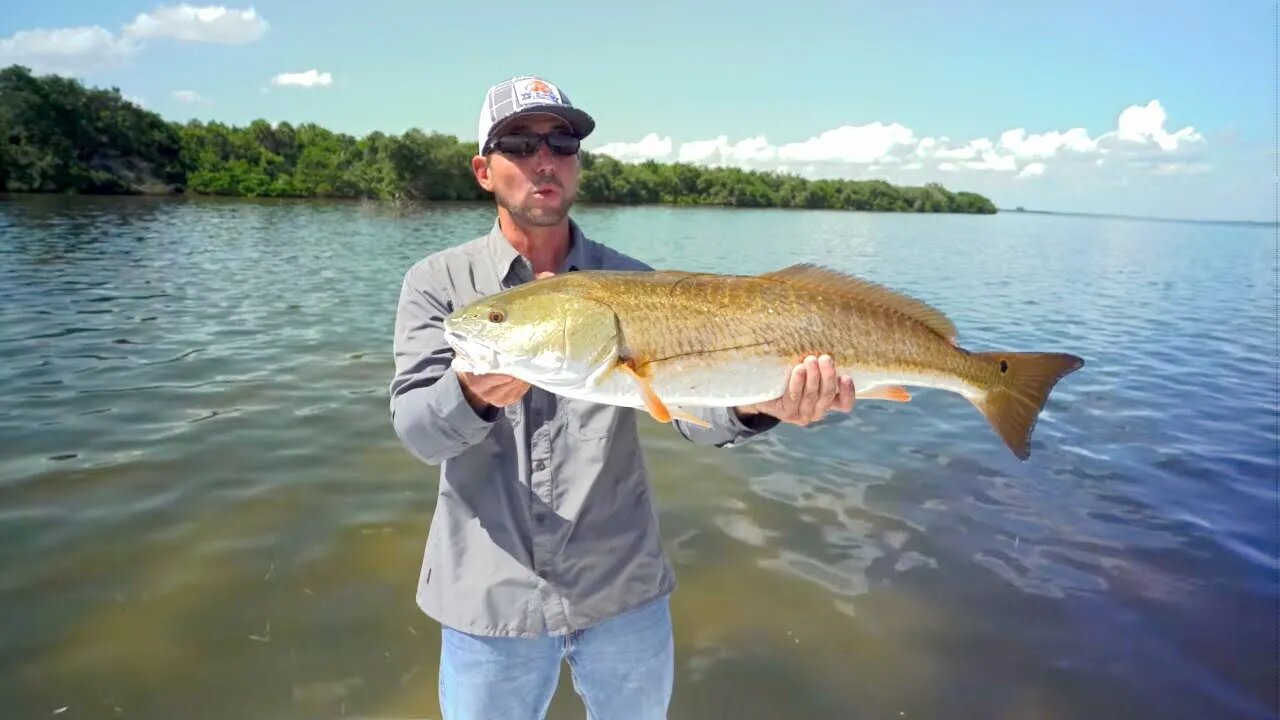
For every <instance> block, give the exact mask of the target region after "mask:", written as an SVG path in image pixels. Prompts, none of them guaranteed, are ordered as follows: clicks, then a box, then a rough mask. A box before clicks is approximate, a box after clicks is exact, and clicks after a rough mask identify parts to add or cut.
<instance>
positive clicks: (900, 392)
mask: <svg viewBox="0 0 1280 720" xmlns="http://www.w3.org/2000/svg"><path fill="white" fill-rule="evenodd" d="M855 392H856V393H857V399H858V400H889V401H891V402H911V393H909V392H907V389H906V388H904V387H902V386H901V385H881V386H880V387H876V388H872V389H870V390H867V391H866V392H863V391H861V390H856V391H855Z"/></svg>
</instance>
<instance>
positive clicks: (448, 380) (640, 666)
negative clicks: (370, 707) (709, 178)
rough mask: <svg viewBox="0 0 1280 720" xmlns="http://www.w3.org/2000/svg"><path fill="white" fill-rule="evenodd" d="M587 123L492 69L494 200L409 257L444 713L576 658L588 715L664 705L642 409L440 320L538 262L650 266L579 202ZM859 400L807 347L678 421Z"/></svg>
mask: <svg viewBox="0 0 1280 720" xmlns="http://www.w3.org/2000/svg"><path fill="white" fill-rule="evenodd" d="M594 124H595V123H594V121H593V120H592V118H591V117H590V116H589V115H588V114H587V113H585V112H583V111H582V110H581V109H579V108H576V107H574V106H573V105H572V104H571V103H570V102H569V99H568V98H567V97H565V95H564V92H563V91H562V90H561V89H560V88H558V87H556V86H555V85H553V84H551V83H549V82H547V81H545V80H542V79H539V78H533V77H524V78H514V79H512V80H508V81H506V82H503V83H500V84H498V85H495V86H493V87H492V88H490V89H489V91H488V93H486V96H485V100H484V104H483V108H482V111H481V117H480V133H479V138H480V153H479V154H478V155H477V156H476V157H475V158H473V160H472V170H473V172H474V174H475V177H476V180H477V182H478V183H480V185H481V186H482V187H484V188H485V189H486V190H488V191H490V192H492V193H493V195H494V198H495V200H496V202H497V219H496V221H495V223H494V225H493V228H492V230H491V231H490V232H489V233H488V234H487V235H485V236H483V237H480V238H477V239H476V240H473V241H471V242H468V243H466V244H463V245H460V246H457V247H453V248H450V249H448V250H444V251H442V252H438V253H435V254H433V255H431V256H430V257H427V258H425V259H423V260H422V261H420V262H418V263H417V264H415V265H414V266H413V267H412V268H411V269H410V270H409V271H408V272H407V273H406V276H405V280H404V285H403V287H402V293H401V297H400V303H399V308H398V311H397V316H396V323H395V338H394V354H395V377H394V379H393V381H392V383H391V396H392V399H391V410H392V416H393V424H394V427H395V430H396V432H397V434H398V435H399V437H400V438H401V440H402V441H403V442H404V444H405V446H406V447H407V448H408V449H409V451H410V452H412V453H413V454H414V455H415V456H417V457H418V458H420V459H421V460H423V461H425V462H427V463H430V464H439V465H441V473H440V490H439V498H438V501H437V505H436V508H435V513H434V515H433V517H432V523H431V528H430V530H429V533H428V538H427V545H426V550H425V555H424V560H423V566H422V571H421V574H420V577H419V585H418V594H417V600H418V603H419V605H420V606H421V607H422V609H423V611H424V612H426V613H427V614H428V615H429V616H431V617H432V618H434V619H436V620H437V621H439V622H440V623H441V625H442V652H441V659H440V685H439V693H440V704H441V708H442V711H443V712H444V715H445V717H446V718H480V717H501V718H511V719H518V718H539V717H542V716H543V714H544V713H545V711H546V708H547V705H548V703H549V702H550V700H551V697H552V694H553V693H554V691H555V688H556V683H557V681H558V677H559V672H560V666H561V662H562V661H564V660H568V662H569V664H570V668H571V670H572V672H573V674H574V684H575V687H576V688H577V690H578V692H579V693H580V695H581V696H582V699H583V701H584V704H585V705H586V706H587V708H589V711H590V712H591V716H592V717H599V718H658V717H665V715H666V710H667V706H668V703H669V700H670V696H671V690H672V682H673V663H674V661H673V641H672V628H671V617H670V611H669V607H668V603H667V599H668V596H669V594H670V593H671V591H672V590H673V589H674V586H675V578H674V574H673V569H672V566H671V564H670V562H669V561H668V559H667V558H666V557H665V556H664V554H663V551H662V547H661V539H660V537H659V532H658V525H657V516H656V512H655V510H654V508H653V505H652V502H651V500H650V485H649V478H648V475H647V473H646V469H645V466H644V463H643V460H642V457H641V449H640V444H639V440H638V437H637V418H636V412H635V410H633V409H631V408H627V407H621V406H617V405H610V404H600V403H596V402H592V401H589V400H579V399H574V398H570V397H567V396H564V395H559V394H555V393H552V392H548V391H546V390H544V389H541V388H538V387H535V386H533V385H531V384H530V383H529V382H526V381H524V380H520V379H517V378H515V377H513V376H511V375H508V374H505V373H503V372H500V371H493V372H485V373H478V372H467V371H465V370H462V369H458V368H457V367H455V366H454V354H455V353H454V350H453V348H452V347H451V346H450V344H449V339H448V338H447V337H446V333H445V328H444V321H445V319H446V318H447V317H448V316H449V315H450V314H451V313H453V312H454V311H456V310H458V309H461V308H463V307H464V306H467V305H468V304H470V303H472V302H474V301H476V300H478V299H480V298H482V297H485V296H488V295H490V294H493V293H498V292H501V291H503V290H506V289H509V288H512V287H516V286H518V285H521V284H524V283H528V282H531V281H533V280H535V279H538V278H543V277H547V276H551V275H557V274H561V273H568V272H573V271H587V270H649V269H650V268H648V266H646V265H645V264H644V263H642V262H640V261H638V260H635V259H633V258H630V257H627V256H625V255H623V254H621V253H619V252H617V251H614V250H612V249H610V248H608V247H605V246H603V245H600V244H597V243H595V242H593V241H591V240H589V239H588V238H587V237H586V236H585V235H584V234H583V232H582V229H581V228H579V227H578V225H577V224H576V223H575V222H574V221H573V220H572V219H570V217H569V209H570V208H571V207H572V205H573V202H574V198H575V195H576V193H577V188H578V181H579V174H580V169H581V168H580V164H579V155H578V149H579V144H580V142H581V140H582V139H583V138H585V137H586V136H587V135H588V134H590V133H591V131H592V130H593V128H594ZM853 404H854V389H853V384H852V382H851V380H850V378H849V377H847V376H843V377H842V376H839V375H838V374H837V372H836V368H835V366H834V365H833V363H832V361H831V358H830V357H826V356H823V357H807V358H804V359H803V361H802V362H798V363H795V365H794V368H793V369H792V371H791V373H790V375H789V376H788V377H786V392H784V393H782V395H781V397H778V398H776V399H771V400H765V401H762V402H758V403H749V404H745V405H743V406H739V407H736V408H735V407H723V408H691V409H689V410H688V411H687V412H686V411H676V412H679V413H680V419H674V420H673V424H674V427H675V428H676V429H677V430H678V431H679V432H681V433H682V434H683V435H684V436H685V437H687V438H688V439H689V440H691V441H692V442H695V443H698V444H702V445H708V446H721V447H724V446H731V445H733V444H736V443H740V442H743V441H745V440H747V439H748V438H750V437H752V436H754V435H756V434H758V433H760V432H762V431H765V430H767V429H769V428H771V427H773V426H774V425H776V424H777V423H778V422H787V423H792V424H795V425H801V426H803V425H807V424H809V423H812V422H815V421H817V420H819V419H821V418H822V417H823V416H824V415H825V414H826V413H827V412H828V411H830V410H839V411H844V412H848V411H850V410H851V409H852V407H853Z"/></svg>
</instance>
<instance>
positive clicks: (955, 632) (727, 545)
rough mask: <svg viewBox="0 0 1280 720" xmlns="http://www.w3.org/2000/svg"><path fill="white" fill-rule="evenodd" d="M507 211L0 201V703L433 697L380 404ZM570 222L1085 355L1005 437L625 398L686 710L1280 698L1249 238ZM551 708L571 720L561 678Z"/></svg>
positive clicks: (309, 714)
mask: <svg viewBox="0 0 1280 720" xmlns="http://www.w3.org/2000/svg"><path fill="white" fill-rule="evenodd" d="M491 217H492V216H491V209H490V208H488V207H482V206H451V207H442V208H439V209H435V210H431V211H429V212H425V213H422V214H417V215H410V216H407V217H391V216H388V215H384V214H378V213H376V212H368V211H365V210H362V209H361V208H360V207H359V206H357V205H352V204H329V203H312V202H273V203H252V202H242V201H164V200H143V199H126V200H114V199H65V198H9V199H8V200H5V201H3V202H0V379H2V380H3V387H4V389H5V392H4V393H3V394H2V395H0V447H2V448H3V452H2V453H0V566H2V567H3V568H4V572H2V573H0V614H2V615H3V617H4V618H5V620H4V624H3V626H2V627H3V630H2V631H0V707H3V708H5V712H4V715H5V716H6V717H47V716H48V717H51V716H55V714H56V716H57V717H60V718H75V717H94V718H103V717H106V718H116V717H120V718H169V717H184V718H227V717H244V718H250V717H254V718H257V717H263V718H265V717H271V718H328V717H342V716H348V717H379V718H390V717H398V718H407V717H414V718H418V717H438V708H437V707H436V677H435V672H436V660H437V657H438V652H439V635H438V628H437V627H436V626H435V624H434V623H433V622H431V621H430V620H428V619H426V618H424V617H423V616H422V615H421V614H420V613H419V611H418V609H417V608H416V606H415V605H414V602H413V590H414V584H415V582H416V578H417V571H418V563H419V561H420V558H421V552H422V544H423V542H424V540H425V538H426V530H427V526H428V522H429V520H430V516H431V511H432V507H433V504H434V494H435V490H436V472H435V470H434V469H433V468H429V467H426V466H423V465H420V464H419V463H417V462H416V461H415V460H414V459H412V458H411V457H410V456H409V455H408V453H407V452H405V451H404V450H403V449H402V448H401V447H400V446H399V444H398V442H397V440H396V438H395V437H394V434H393V433H392V431H391V427H390V423H389V417H388V414H387V383H388V380H389V378H390V372H391V356H390V342H391V337H390V333H391V323H392V319H393V314H394V311H395V302H396V297H397V294H398V291H399V284H400V279H401V276H402V274H403V272H404V271H405V269H406V268H407V267H408V266H409V265H410V264H411V263H412V262H413V261H415V260H416V259H418V258H419V257H421V256H423V255H424V254H426V253H429V252H431V251H432V250H434V249H437V248H441V247H444V246H446V245H449V244H451V243H455V242H459V241H462V240H466V239H469V238H471V237H474V236H475V235H477V234H480V233H482V232H484V231H486V230H487V229H488V227H489V223H490V222H491ZM577 217H578V218H579V220H580V221H581V222H582V224H583V225H584V227H586V228H587V229H588V231H589V232H590V233H591V234H592V236H593V237H595V238H596V239H599V240H602V241H605V242H607V243H610V244H612V245H614V246H616V247H618V248H620V249H622V250H624V251H626V252H629V253H632V254H634V255H636V256H638V257H641V258H643V259H645V260H647V261H649V262H650V263H653V264H655V265H657V266H666V267H680V268H686V269H705V270H717V271H736V272H759V271H764V270H770V269H775V268H778V267H781V266H783V265H785V264H788V263H791V262H797V261H821V262H825V263H827V264H830V265H832V266H834V267H837V268H841V269H844V270H849V271H853V272H858V273H862V274H865V275H867V276H870V277H872V278H875V279H877V280H880V281H882V282H885V283H888V284H890V285H892V286H894V287H897V288H900V289H902V290H905V291H909V292H912V293H914V294H916V295H918V296H920V297H921V298H923V299H925V300H928V301H930V302H932V303H935V304H936V305H938V306H939V307H941V308H943V309H944V310H945V311H946V312H947V313H948V315H949V316H950V317H951V318H952V319H953V320H954V321H955V322H956V324H957V325H958V327H959V328H960V332H961V341H962V343H963V344H964V345H965V346H966V347H969V348H971V349H993V348H1007V349H1034V350H1066V351H1071V352H1075V353H1077V354H1079V355H1082V356H1083V357H1085V358H1086V360H1087V363H1088V364H1087V366H1086V367H1085V369H1084V370H1082V371H1080V372H1078V373H1076V374H1075V375H1072V376H1070V377H1069V378H1068V379H1066V380H1065V381H1063V383H1062V384H1061V385H1059V387H1058V389H1057V390H1056V391H1055V393H1054V395H1053V396H1052V398H1051V400H1050V403H1049V405H1048V408H1047V409H1046V411H1045V413H1044V414H1043V416H1042V417H1041V420H1040V422H1039V424H1038V426H1037V429H1036V436H1035V443H1034V445H1033V455H1032V458H1031V460H1030V461H1029V462H1027V463H1020V462H1018V461H1017V460H1016V459H1014V458H1013V456H1012V455H1011V454H1009V453H1008V451H1007V450H1006V449H1005V448H1004V447H1003V446H1002V445H1001V444H1000V442H999V440H998V439H997V438H996V436H995V434H994V433H993V432H991V430H990V428H989V427H988V426H987V425H986V424H985V421H983V420H982V418H981V417H980V416H979V415H978V414H977V412H976V411H975V410H973V408H972V407H970V406H969V405H968V403H966V402H965V401H964V400H963V399H961V398H959V397H957V396H954V395H950V394H946V393H940V392H929V391H918V392H916V394H915V399H914V400H913V401H912V402H911V403H910V404H906V405H901V404H891V403H874V402H866V403H865V404H862V405H859V406H858V408H857V409H856V410H855V412H854V413H853V414H852V415H849V416H836V417H831V418H829V419H828V420H825V421H823V422H822V423H820V424H819V425H817V426H811V427H809V428H805V429H800V428H789V427H784V428H779V429H778V430H776V431H774V432H773V433H771V434H769V435H767V436H765V437H763V438H760V439H759V440H758V441H756V442H753V443H750V444H748V445H744V446H742V447H739V448H736V449H733V450H727V451H717V450H713V449H706V448H696V447H693V446H691V445H689V444H686V443H684V442H683V441H682V440H680V439H678V436H677V435H675V433H674V432H673V431H671V430H670V429H669V428H667V427H665V426H659V425H657V424H656V423H653V422H648V421H646V422H644V423H643V424H642V428H643V440H644V443H645V450H646V458H647V461H648V462H649V463H650V466H651V468H652V470H653V475H654V483H655V485H656V488H657V489H656V498H657V501H658V502H659V503H660V512H661V520H662V528H663V532H664V536H665V538H666V544H667V548H668V550H669V552H670V554H671V556H672V558H673V560H674V562H675V563H676V569H677V572H678V576H679V579H680V587H679V589H678V590H677V592H676V594H675V596H674V598H673V610H674V617H675V623H676V640H677V663H678V667H677V672H678V675H677V685H676V690H675V696H674V699H673V707H672V717H673V718H695V717H709V716H716V717H753V718H754V717H852V718H900V717H906V718H912V717H916V718H919V717H956V718H960V717H965V718H968V717H974V718H1076V717H1089V718H1131V717H1162V718H1210V717H1212V718H1266V717H1273V716H1274V714H1275V712H1276V711H1277V694H1276V680H1275V678H1276V673H1277V667H1276V647H1277V645H1276V642H1277V636H1276V625H1277V623H1276V617H1275V614H1274V613H1275V611H1276V609H1277V601H1276V591H1277V580H1276V565H1275V560H1274V558H1275V557H1276V550H1277V507H1276V478H1277V450H1276V448H1277V443H1278V442H1280V437H1278V433H1277V419H1276V418H1277V412H1278V410H1280V408H1278V407H1277V395H1276V387H1277V385H1276V383H1277V354H1276V348H1277V338H1276V318H1277V301H1276V297H1277V288H1276V284H1275V283H1276V272H1277V268H1276V262H1277V260H1276V239H1275V234H1274V230H1273V228H1270V227H1266V226H1239V225H1225V224H1189V223H1162V222H1149V221H1133V220H1120V219H1100V218H1078V217H1054V216H1030V215H1017V214H1001V215H997V216H995V217H976V216H975V217H970V216H914V215H873V214H861V213H840V212H816V211H814V212H810V211H803V212H802V211H775V210H759V211H756V210H720V209H664V208H623V209H615V208H590V209H582V210H581V211H580V212H579V213H578V214H577ZM64 708H65V710H64ZM60 710H61V712H60V713H59V712H58V711H60ZM551 716H552V717H556V718H568V717H575V718H576V717H581V716H582V710H581V705H580V704H579V702H578V701H577V699H576V697H575V696H574V695H573V690H572V687H571V686H570V684H569V679H568V675H567V673H566V674H564V675H563V676H562V685H561V687H560V690H559V692H558V693H557V695H556V698H555V701H554V702H553V705H552V710H551Z"/></svg>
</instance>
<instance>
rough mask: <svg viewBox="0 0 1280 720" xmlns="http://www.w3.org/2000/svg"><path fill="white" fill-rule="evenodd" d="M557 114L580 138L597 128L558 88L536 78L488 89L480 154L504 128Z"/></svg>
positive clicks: (519, 79) (516, 78) (483, 112)
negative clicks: (515, 121) (524, 117)
mask: <svg viewBox="0 0 1280 720" xmlns="http://www.w3.org/2000/svg"><path fill="white" fill-rule="evenodd" d="M534 114H546V115H555V116H556V117H559V118H562V119H563V120H564V121H565V122H567V123H569V127H571V128H573V132H574V134H575V135H577V136H578V137H579V138H585V137H586V136H588V135H590V134H591V131H592V130H594V129H595V127H596V121H595V120H593V119H592V118H591V116H590V115H588V114H587V113H585V112H583V111H582V110H580V109H579V108H576V107H574V106H573V104H572V103H570V102H569V96H568V95H565V94H564V91H563V90H561V89H560V88H559V87H558V86H557V85H555V84H553V83H550V82H548V81H546V80H544V79H542V78H539V77H535V76H533V75H524V76H521V77H514V78H511V79H510V80H504V81H502V82H500V83H498V84H497V85H494V86H493V87H491V88H489V92H487V93H485V96H484V104H483V105H481V107H480V131H479V135H478V137H479V138H480V140H479V145H480V152H481V154H483V153H484V146H485V144H486V143H488V142H489V141H490V140H492V139H493V137H494V136H495V135H496V134H497V133H498V132H500V131H501V130H502V128H503V127H505V126H506V125H507V124H508V122H509V121H510V120H512V119H514V118H516V117H518V116H521V115H534Z"/></svg>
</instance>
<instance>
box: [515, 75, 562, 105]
mask: <svg viewBox="0 0 1280 720" xmlns="http://www.w3.org/2000/svg"><path fill="white" fill-rule="evenodd" d="M516 98H517V99H518V100H519V101H520V104H521V105H531V104H534V103H544V102H549V103H553V104H556V105H560V104H562V102H563V101H562V100H561V99H560V93H559V92H558V91H557V90H556V88H555V87H554V86H553V85H550V84H548V83H545V82H543V81H542V80H538V79H537V78H534V79H532V80H526V81H524V82H523V83H522V84H521V87H520V89H519V90H518V91H517V92H516Z"/></svg>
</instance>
